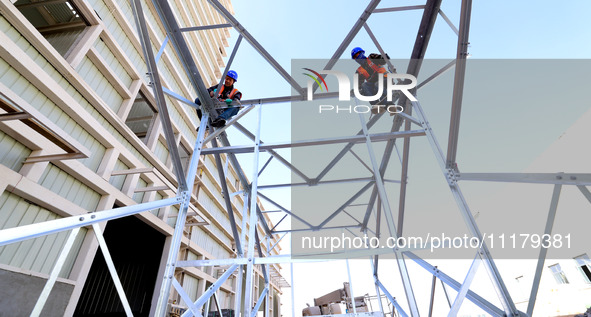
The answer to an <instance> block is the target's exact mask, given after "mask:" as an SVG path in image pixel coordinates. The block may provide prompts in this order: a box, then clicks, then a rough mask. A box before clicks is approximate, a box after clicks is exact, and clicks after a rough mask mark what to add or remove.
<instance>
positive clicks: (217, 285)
mask: <svg viewBox="0 0 591 317" xmlns="http://www.w3.org/2000/svg"><path fill="white" fill-rule="evenodd" d="M238 267H239V265H238V264H234V265H232V266H231V267H230V268H229V269H228V270H227V271H226V272H224V274H222V276H220V278H219V279H218V280H217V281H215V282H214V283H213V284H211V286H210V287H209V288H208V289H207V290H206V291H205V292H204V293H203V294H202V295H201V296H200V297H199V298H198V299H197V300H196V301H195V302H194V305H195V306H197V307H201V306H203V304H205V302H207V301H208V300H209V298H210V297H211V296H213V294H214V293H215V292H216V291H217V290H218V289H219V288H220V287H221V286H222V284H224V283H225V282H226V280H227V279H228V278H229V277H230V276H231V275H232V273H234V271H236V269H237V268H238ZM189 316H192V313H191V311H190V310H187V311H186V312H185V313H184V314H182V317H189Z"/></svg>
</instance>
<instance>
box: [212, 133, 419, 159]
mask: <svg viewBox="0 0 591 317" xmlns="http://www.w3.org/2000/svg"><path fill="white" fill-rule="evenodd" d="M424 135H425V131H423V130H410V131H403V132H391V133H378V134H371V135H370V136H369V137H370V138H371V140H372V141H373V142H378V141H387V140H390V139H395V138H409V137H415V136H424ZM364 139H365V136H362V135H356V136H348V137H337V138H326V139H315V140H304V141H294V142H291V143H265V144H264V145H260V146H259V148H260V150H261V151H266V150H268V149H284V148H294V147H303V146H314V145H326V144H338V143H352V144H357V143H362V142H363V141H364ZM253 151H254V146H250V145H248V146H228V147H220V148H209V149H204V150H203V151H202V154H203V155H209V154H219V153H234V154H237V153H251V152H253Z"/></svg>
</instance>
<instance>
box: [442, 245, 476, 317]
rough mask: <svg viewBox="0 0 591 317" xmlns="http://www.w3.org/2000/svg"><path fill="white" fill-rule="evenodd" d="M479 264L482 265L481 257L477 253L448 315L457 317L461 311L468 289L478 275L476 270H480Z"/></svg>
mask: <svg viewBox="0 0 591 317" xmlns="http://www.w3.org/2000/svg"><path fill="white" fill-rule="evenodd" d="M479 266H480V257H479V255H478V253H477V254H476V257H475V258H474V260H473V261H472V265H470V269H469V270H468V274H466V278H464V283H462V287H460V290H459V291H458V295H457V296H456V299H455V300H454V303H453V305H452V306H451V309H450V310H449V313H448V314H447V316H448V317H456V316H457V315H458V313H459V312H460V307H462V303H463V302H464V299H465V298H466V294H467V293H468V290H470V285H471V284H472V281H473V280H474V277H475V276H476V271H478V267H479Z"/></svg>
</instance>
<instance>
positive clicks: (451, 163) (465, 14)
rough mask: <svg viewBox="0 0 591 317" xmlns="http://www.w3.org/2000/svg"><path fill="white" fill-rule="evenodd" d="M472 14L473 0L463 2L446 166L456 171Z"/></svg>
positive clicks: (463, 0)
mask: <svg viewBox="0 0 591 317" xmlns="http://www.w3.org/2000/svg"><path fill="white" fill-rule="evenodd" d="M471 12H472V0H462V10H461V12H460V34H459V35H458V52H457V56H456V73H455V78H454V90H453V97H452V107H451V119H450V123H449V140H448V143H447V161H446V166H447V167H448V168H454V169H455V170H457V166H456V153H457V151H458V134H459V132H460V115H461V113H462V99H463V95H464V77H465V75H466V59H467V57H468V44H469V42H468V35H469V34H470V15H471Z"/></svg>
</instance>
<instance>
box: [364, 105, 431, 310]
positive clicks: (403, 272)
mask: <svg viewBox="0 0 591 317" xmlns="http://www.w3.org/2000/svg"><path fill="white" fill-rule="evenodd" d="M359 122H360V123H361V128H362V130H363V134H364V135H365V143H366V145H367V152H368V154H369V157H370V160H371V165H372V167H373V174H374V177H375V179H376V181H375V184H376V187H377V190H378V195H379V197H380V200H381V202H382V207H383V208H384V215H385V216H386V221H387V224H388V229H389V230H390V235H391V236H392V237H394V238H398V235H397V233H396V232H397V230H396V225H395V224H394V219H393V218H392V211H391V210H390V202H389V200H388V195H386V188H385V187H384V182H383V181H382V175H381V173H380V169H379V167H378V162H377V160H376V157H375V153H374V151H373V147H372V144H371V139H370V137H369V132H368V128H367V125H366V124H365V118H364V116H363V114H361V113H360V114H359ZM395 254H396V261H397V263H398V269H399V271H400V277H401V279H402V284H403V285H404V291H405V293H406V300H407V302H408V306H409V309H410V312H411V314H412V315H413V316H419V308H418V306H417V302H416V299H415V295H414V291H413V289H412V284H411V282H410V275H409V274H408V269H407V267H406V263H405V261H404V257H403V256H402V255H401V254H399V253H398V252H396V253H395Z"/></svg>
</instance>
